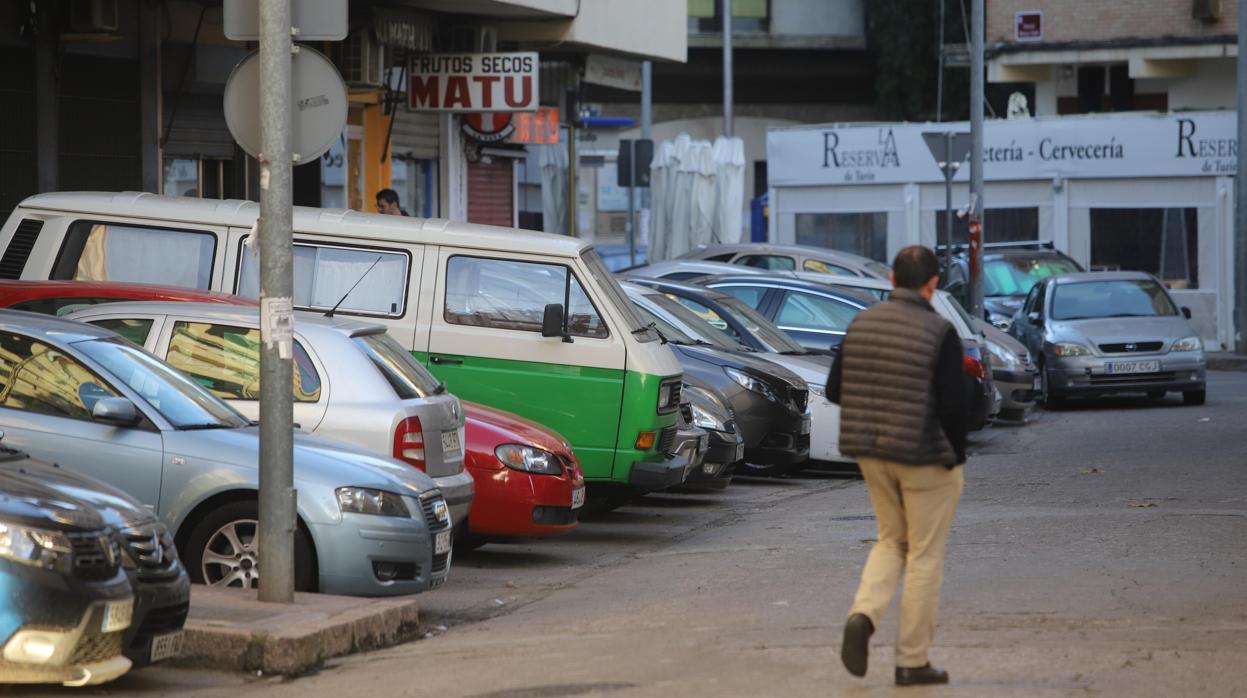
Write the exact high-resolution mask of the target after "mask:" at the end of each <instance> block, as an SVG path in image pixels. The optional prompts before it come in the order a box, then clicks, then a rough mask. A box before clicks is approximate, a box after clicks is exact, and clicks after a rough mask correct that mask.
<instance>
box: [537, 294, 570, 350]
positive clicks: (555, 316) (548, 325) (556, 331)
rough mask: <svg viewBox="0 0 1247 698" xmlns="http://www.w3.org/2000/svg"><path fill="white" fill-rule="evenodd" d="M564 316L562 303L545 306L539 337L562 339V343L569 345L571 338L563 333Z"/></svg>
mask: <svg viewBox="0 0 1247 698" xmlns="http://www.w3.org/2000/svg"><path fill="white" fill-rule="evenodd" d="M564 315H565V312H564V311H563V304H562V303H549V304H547V305H546V309H545V313H544V314H543V315H542V317H541V336H542V337H562V338H563V341H564V342H567V343H569V344H570V343H571V341H572V338H571V337H570V336H568V335H567V334H566V333H565V332H563V317H564Z"/></svg>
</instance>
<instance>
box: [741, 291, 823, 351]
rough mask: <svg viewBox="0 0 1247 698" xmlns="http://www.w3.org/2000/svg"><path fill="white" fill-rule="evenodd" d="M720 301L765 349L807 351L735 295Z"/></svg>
mask: <svg viewBox="0 0 1247 698" xmlns="http://www.w3.org/2000/svg"><path fill="white" fill-rule="evenodd" d="M722 303H723V305H725V306H727V309H728V310H730V311H732V314H733V315H735V316H736V319H738V320H740V322H741V324H743V325H744V326H745V330H746V331H748V332H749V334H751V335H753V336H754V338H755V339H757V340H758V341H759V342H761V343H762V346H764V347H766V350H767V351H769V352H773V353H776V354H808V353H809V351H808V350H807V349H806V348H805V347H803V346H801V345H800V344H797V342H796V340H794V339H793V338H792V337H789V336H788V335H787V334H786V333H785V332H784V331H783V330H781V329H779V328H778V327H776V326H775V325H774V324H773V323H772V322H771V321H770V320H767V319H766V318H764V317H762V315H761V314H759V313H758V311H756V310H754V309H753V308H751V307H750V306H749V304H748V303H746V302H744V301H742V300H740V299H739V298H735V297H730V298H725V299H723V301H722Z"/></svg>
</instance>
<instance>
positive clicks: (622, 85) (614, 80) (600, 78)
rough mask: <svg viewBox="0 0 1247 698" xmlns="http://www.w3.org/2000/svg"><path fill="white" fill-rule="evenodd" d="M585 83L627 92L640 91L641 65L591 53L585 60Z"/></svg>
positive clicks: (623, 59)
mask: <svg viewBox="0 0 1247 698" xmlns="http://www.w3.org/2000/svg"><path fill="white" fill-rule="evenodd" d="M584 80H585V82H591V83H593V84H594V85H605V86H606V87H613V88H615V89H617V90H627V91H629V92H640V91H641V64H640V63H639V62H638V61H630V60H628V59H626V58H616V57H615V56H604V55H602V54H600V53H591V54H589V57H588V58H586V59H585V77H584Z"/></svg>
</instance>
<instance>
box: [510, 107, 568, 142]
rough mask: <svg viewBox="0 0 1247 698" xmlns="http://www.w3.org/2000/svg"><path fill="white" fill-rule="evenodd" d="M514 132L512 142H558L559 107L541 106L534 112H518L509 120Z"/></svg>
mask: <svg viewBox="0 0 1247 698" xmlns="http://www.w3.org/2000/svg"><path fill="white" fill-rule="evenodd" d="M511 121H512V123H513V124H515V133H513V134H511V142H512V143H524V144H526V145H556V144H558V142H559V108H558V107H541V108H540V109H538V110H537V111H534V112H519V113H517V114H515V118H514V119H512V120H511Z"/></svg>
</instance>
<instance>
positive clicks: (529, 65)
mask: <svg viewBox="0 0 1247 698" xmlns="http://www.w3.org/2000/svg"><path fill="white" fill-rule="evenodd" d="M538 63H539V62H538V59H537V54H536V53H535V52H521V53H432V54H423V55H415V56H413V57H412V58H411V64H410V67H409V70H408V75H409V78H408V83H407V107H408V108H409V109H411V110H412V111H447V112H464V113H467V112H514V111H534V110H536V109H537V107H538V106H539V104H538V100H539V99H540V92H539V90H538V86H537V71H538Z"/></svg>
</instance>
